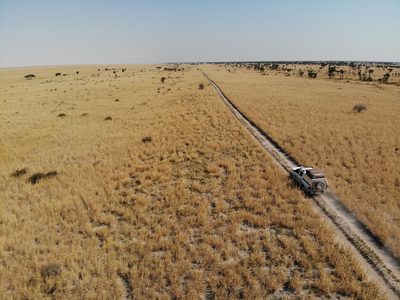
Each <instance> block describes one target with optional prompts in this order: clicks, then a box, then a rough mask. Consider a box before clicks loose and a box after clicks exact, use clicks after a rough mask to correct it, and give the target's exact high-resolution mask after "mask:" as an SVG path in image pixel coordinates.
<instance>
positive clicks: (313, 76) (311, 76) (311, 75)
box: [308, 70, 318, 78]
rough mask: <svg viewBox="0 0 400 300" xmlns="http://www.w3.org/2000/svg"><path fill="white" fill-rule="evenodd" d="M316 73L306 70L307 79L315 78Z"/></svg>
mask: <svg viewBox="0 0 400 300" xmlns="http://www.w3.org/2000/svg"><path fill="white" fill-rule="evenodd" d="M317 75H318V73H317V72H316V71H314V70H308V77H309V78H317Z"/></svg>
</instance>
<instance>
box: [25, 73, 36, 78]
mask: <svg viewBox="0 0 400 300" xmlns="http://www.w3.org/2000/svg"><path fill="white" fill-rule="evenodd" d="M35 77H36V76H35V74H28V75H25V76H24V78H25V79H32V78H35Z"/></svg>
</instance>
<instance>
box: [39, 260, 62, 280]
mask: <svg viewBox="0 0 400 300" xmlns="http://www.w3.org/2000/svg"><path fill="white" fill-rule="evenodd" d="M60 274H61V267H60V265H59V264H57V263H53V264H48V265H45V266H43V267H42V268H41V270H40V275H42V277H43V278H47V277H51V276H57V275H60Z"/></svg>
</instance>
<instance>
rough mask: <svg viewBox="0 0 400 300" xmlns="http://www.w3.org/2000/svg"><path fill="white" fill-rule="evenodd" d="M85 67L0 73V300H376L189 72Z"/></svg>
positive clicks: (305, 206) (348, 259) (300, 200)
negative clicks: (35, 176)
mask: <svg viewBox="0 0 400 300" xmlns="http://www.w3.org/2000/svg"><path fill="white" fill-rule="evenodd" d="M98 68H99V67H96V66H92V67H79V70H80V72H79V74H74V72H75V71H74V70H76V69H77V68H70V69H68V68H66V67H64V68H58V69H56V68H42V69H33V70H20V69H15V70H1V71H0V78H1V81H0V90H1V92H2V93H1V96H0V97H1V98H0V105H1V107H2V109H1V111H0V134H1V136H2V139H1V141H0V166H1V167H0V198H1V202H0V265H1V270H2V271H1V272H0V295H1V298H33V299H40V298H55V299H65V298H70V299H73V298H85V299H94V298H95V299H99V298H100V299H101V298H107V299H110V298H121V297H122V296H125V297H126V298H132V297H133V298H138V299H143V298H167V297H168V298H170V297H175V298H179V299H180V298H190V299H195V298H202V297H204V298H207V299H210V298H214V297H217V298H228V297H235V298H236V297H244V298H251V299H254V298H265V297H267V295H272V296H275V297H278V298H282V297H291V296H294V295H296V296H297V297H309V296H310V297H321V296H326V297H336V296H345V297H354V298H369V299H375V298H377V297H382V296H381V295H379V293H378V290H377V287H376V286H375V285H373V284H371V283H370V282H368V281H367V280H366V278H365V276H364V275H363V273H362V272H361V270H360V267H359V266H358V265H357V263H356V261H355V260H354V258H353V257H352V256H351V255H350V253H349V251H348V250H346V249H343V248H342V247H340V246H339V245H338V244H337V243H336V242H334V238H333V235H332V232H331V231H330V230H329V229H328V228H327V227H326V226H325V225H324V224H323V223H322V221H321V220H320V219H319V218H318V217H317V216H316V215H315V213H313V212H312V209H311V207H310V204H309V203H308V200H306V199H304V197H303V196H302V194H301V193H300V192H299V191H298V190H297V189H295V188H293V187H292V186H291V183H290V181H289V179H288V178H287V177H286V176H285V175H284V174H282V173H281V171H280V170H279V169H278V168H277V167H276V166H275V165H273V164H272V162H271V160H270V158H269V157H268V156H267V155H266V154H265V153H264V152H263V151H262V149H261V148H260V147H259V146H258V145H257V144H256V143H255V142H254V141H253V140H252V139H251V138H250V137H249V135H248V133H247V132H246V131H245V130H244V129H243V128H241V126H240V125H239V124H238V123H237V122H236V121H235V119H234V118H232V116H231V114H230V112H229V111H227V109H226V108H225V107H224V105H223V104H222V103H221V102H220V100H219V99H218V98H217V97H216V96H215V94H214V91H213V90H212V89H211V88H210V87H209V86H208V85H207V86H205V87H204V89H203V90H199V88H198V83H199V82H201V81H202V80H203V79H202V77H201V75H200V73H199V72H197V71H195V70H194V69H191V68H190V67H188V66H186V67H185V71H184V72H182V71H177V72H169V71H159V70H157V69H155V68H154V67H152V66H142V67H140V66H130V67H128V68H127V70H126V71H125V72H123V74H121V72H119V71H118V69H117V71H116V74H117V75H118V77H117V78H115V76H114V74H113V73H112V72H113V71H112V70H109V71H96V70H98ZM101 70H103V67H102V69H101ZM58 71H60V72H61V71H62V72H63V73H65V74H73V75H67V76H62V77H55V76H54V74H55V73H56V72H58ZM27 72H33V73H35V74H36V78H34V79H32V80H29V81H27V80H25V79H24V78H23V75H24V74H26V73H27ZM161 76H163V77H168V80H167V81H165V83H164V84H162V83H161V82H160V77H161ZM116 98H117V99H120V100H121V101H119V102H115V101H114V99H116ZM60 113H65V115H66V116H67V117H65V118H59V117H57V115H59V114H60ZM109 115H110V116H112V120H110V121H108V122H105V121H104V119H105V118H106V117H107V116H109ZM20 170H25V171H20ZM52 170H57V176H54V177H52V178H46V179H45V180H44V179H43V180H40V181H38V182H37V183H36V184H35V185H32V184H31V183H30V182H29V180H28V178H29V177H30V176H32V175H33V174H35V173H43V174H47V173H48V172H51V171H52ZM11 174H15V175H18V176H11Z"/></svg>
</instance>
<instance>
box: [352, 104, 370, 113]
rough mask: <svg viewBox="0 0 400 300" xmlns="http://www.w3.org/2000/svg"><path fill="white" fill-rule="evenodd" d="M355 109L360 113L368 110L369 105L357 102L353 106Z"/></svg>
mask: <svg viewBox="0 0 400 300" xmlns="http://www.w3.org/2000/svg"><path fill="white" fill-rule="evenodd" d="M353 110H354V111H355V112H358V113H360V112H363V111H365V110H367V106H366V105H365V104H356V105H354V106H353Z"/></svg>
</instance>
